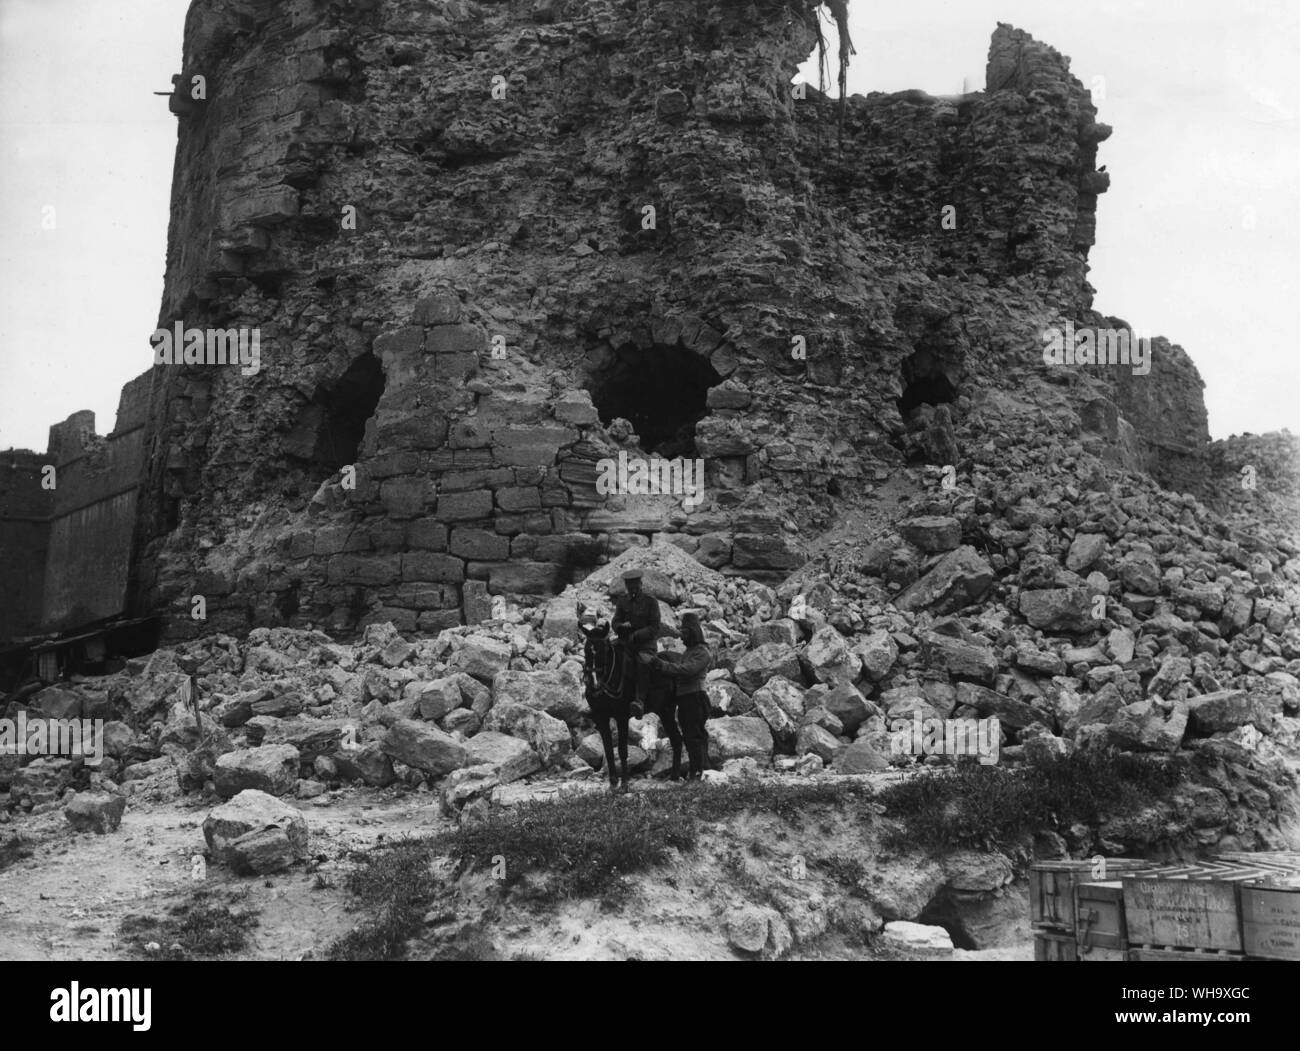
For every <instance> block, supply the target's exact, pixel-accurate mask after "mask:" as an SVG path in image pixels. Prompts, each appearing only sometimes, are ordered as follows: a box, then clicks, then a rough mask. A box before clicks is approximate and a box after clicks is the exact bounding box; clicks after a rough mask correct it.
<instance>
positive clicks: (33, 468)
mask: <svg viewBox="0 0 1300 1051" xmlns="http://www.w3.org/2000/svg"><path fill="white" fill-rule="evenodd" d="M150 382H151V374H150V373H147V372H146V373H145V374H143V375H141V376H138V377H136V378H135V379H134V380H132V381H131V382H130V383H128V384H127V385H126V386H125V387H124V388H123V389H122V394H121V398H120V401H119V404H118V410H117V425H116V427H114V429H113V432H112V433H111V434H109V435H107V436H100V435H97V434H96V433H95V414H94V413H93V412H89V411H85V410H83V411H81V412H75V413H73V414H72V415H71V416H69V417H68V418H67V419H66V420H64V421H63V422H62V423H57V424H55V425H54V426H52V427H51V428H50V438H49V444H48V446H47V448H46V451H45V452H44V453H36V452H30V451H28V450H13V451H10V452H7V453H5V454H4V455H3V461H2V462H0V550H3V551H4V553H5V558H4V560H3V563H2V564H0V594H3V595H4V597H5V601H4V602H3V603H0V607H3V608H2V609H0V641H3V640H9V639H14V638H20V637H23V636H30V635H36V634H39V633H41V632H49V631H58V630H63V629H66V628H71V627H75V626H77V625H80V624H85V623H87V622H90V621H94V620H100V619H102V618H105V617H111V616H115V615H117V614H119V613H122V612H123V611H124V610H125V607H126V587H127V580H128V576H129V570H130V561H131V542H132V537H133V534H134V529H135V521H136V506H135V505H136V492H137V490H138V489H139V486H140V479H141V478H142V477H143V474H144V467H145V464H144V443H143V439H144V427H145V420H146V414H147V412H148V408H149V398H148V387H149V383H150ZM47 468H52V470H47Z"/></svg>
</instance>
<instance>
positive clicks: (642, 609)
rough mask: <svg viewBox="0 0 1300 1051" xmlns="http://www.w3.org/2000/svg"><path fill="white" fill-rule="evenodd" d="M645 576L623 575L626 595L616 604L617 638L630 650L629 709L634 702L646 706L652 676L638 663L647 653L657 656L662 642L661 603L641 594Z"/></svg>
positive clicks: (633, 571) (636, 571) (626, 685)
mask: <svg viewBox="0 0 1300 1051" xmlns="http://www.w3.org/2000/svg"><path fill="white" fill-rule="evenodd" d="M641 580H642V573H641V570H639V569H631V570H628V571H627V572H626V573H624V574H623V587H624V588H625V589H626V594H624V595H621V596H620V597H619V598H618V599H617V600H616V601H615V603H614V622H613V623H614V634H615V635H616V636H618V640H619V641H620V642H621V643H623V645H624V647H626V649H627V657H628V658H629V659H628V663H627V671H628V674H627V675H626V676H625V682H624V689H625V690H626V691H627V692H626V694H625V697H626V700H627V702H628V705H629V707H630V706H631V703H632V701H633V700H635V701H637V702H639V703H640V704H642V705H643V706H644V704H645V697H646V687H647V683H648V681H649V676H648V675H647V674H646V673H645V671H644V669H643V668H642V666H641V662H640V660H638V659H635V658H639V656H640V655H641V654H643V653H650V654H653V653H654V652H655V640H656V639H657V638H659V629H660V623H661V622H660V617H659V603H658V602H656V601H655V600H654V599H653V598H651V597H650V596H649V595H647V594H646V593H645V592H644V591H642V590H641Z"/></svg>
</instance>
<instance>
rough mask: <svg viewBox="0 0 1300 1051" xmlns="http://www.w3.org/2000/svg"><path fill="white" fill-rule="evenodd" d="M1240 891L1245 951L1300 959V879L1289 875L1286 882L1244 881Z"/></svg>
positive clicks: (1265, 957) (1272, 958)
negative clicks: (1288, 879)
mask: <svg viewBox="0 0 1300 1051" xmlns="http://www.w3.org/2000/svg"><path fill="white" fill-rule="evenodd" d="M1239 893H1240V898H1241V942H1242V947H1243V948H1244V949H1245V950H1246V955H1248V956H1252V957H1262V958H1263V959H1267V960H1300V879H1297V878H1295V877H1292V879H1291V881H1290V882H1289V885H1287V884H1281V885H1280V884H1278V883H1263V882H1261V883H1244V884H1242V885H1241V888H1240V892H1239Z"/></svg>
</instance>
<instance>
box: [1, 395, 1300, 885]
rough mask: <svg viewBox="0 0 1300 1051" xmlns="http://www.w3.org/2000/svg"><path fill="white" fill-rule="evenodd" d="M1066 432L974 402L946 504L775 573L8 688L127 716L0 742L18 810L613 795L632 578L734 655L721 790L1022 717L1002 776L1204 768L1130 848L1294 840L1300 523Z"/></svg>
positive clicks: (671, 620) (585, 594) (266, 633)
mask: <svg viewBox="0 0 1300 1051" xmlns="http://www.w3.org/2000/svg"><path fill="white" fill-rule="evenodd" d="M1045 422H1046V423H1049V424H1050V423H1052V422H1053V418H1052V417H1050V415H1045V414H1039V415H1037V416H1019V415H1016V414H1003V415H998V414H995V413H984V414H983V415H980V416H975V415H972V416H971V417H969V418H968V419H967V420H966V422H964V423H963V425H962V427H961V428H960V429H959V430H958V431H957V432H956V434H957V438H958V439H959V441H960V443H961V447H962V448H963V449H965V450H968V456H967V457H966V458H965V459H963V460H962V461H961V462H960V465H959V470H957V471H956V473H955V477H954V476H953V475H951V474H949V473H946V472H945V471H944V470H943V469H942V468H938V467H915V468H905V469H903V473H904V474H905V475H906V477H907V480H908V481H909V482H910V483H911V484H912V488H913V491H914V492H915V493H917V494H919V495H917V496H915V497H913V498H904V499H901V500H900V501H899V502H898V505H897V506H896V507H894V508H893V509H892V512H891V515H890V516H889V519H888V524H887V525H885V526H883V527H881V528H879V529H877V530H875V531H874V533H873V534H872V535H862V536H856V537H849V538H841V539H840V541H839V542H837V543H836V544H834V545H832V546H830V547H828V548H827V549H826V550H825V551H823V552H822V553H821V554H820V555H818V556H817V557H816V558H815V559H813V560H812V561H811V562H809V563H808V564H807V565H806V566H804V567H803V568H802V569H800V570H799V571H798V572H796V573H794V574H793V575H791V576H790V577H789V578H788V579H786V580H785V582H784V583H782V584H781V585H780V586H779V587H777V588H775V589H773V588H771V587H768V586H767V585H765V584H762V583H756V582H753V581H750V580H746V579H744V578H743V577H739V576H728V575H725V574H723V573H720V572H718V571H716V570H713V569H709V568H707V567H705V566H703V565H701V564H700V563H699V562H697V561H696V560H695V559H694V558H692V557H691V556H690V555H688V554H686V553H685V552H684V551H682V550H681V549H680V548H679V547H678V546H676V545H674V544H673V543H672V542H670V541H669V540H667V539H663V540H660V541H659V542H657V543H654V544H652V545H650V546H648V547H647V546H634V547H630V548H628V549H627V550H626V551H624V552H623V553H622V554H621V555H619V556H618V557H617V558H615V559H613V560H612V561H611V562H609V563H608V564H607V565H605V566H602V567H600V568H599V569H597V570H595V571H594V572H592V573H591V574H590V575H589V576H587V577H586V579H584V580H583V581H582V582H581V583H579V584H575V585H572V586H570V587H569V588H568V589H566V590H565V591H564V592H563V593H562V594H561V595H559V596H558V597H555V598H553V599H549V600H539V601H538V604H536V605H535V606H533V607H531V608H529V607H523V606H515V605H509V606H506V607H499V608H498V610H497V612H498V613H499V614H501V615H500V616H499V617H497V618H495V619H491V620H488V621H485V622H483V623H480V624H477V625H471V626H458V627H453V628H448V629H446V630H443V631H441V632H439V633H438V634H437V635H436V636H433V637H424V638H418V637H409V636H404V635H402V634H401V633H399V632H398V630H397V629H396V628H395V627H394V626H393V625H391V624H372V625H370V626H369V627H368V628H367V629H366V630H365V632H364V635H363V636H362V637H361V638H360V639H359V640H358V641H356V642H354V643H341V642H338V641H335V640H333V639H331V638H330V637H329V636H328V635H325V634H324V633H322V632H318V631H309V630H302V629H296V628H259V629H255V630H254V631H252V632H251V633H250V634H249V635H248V636H247V638H245V639H242V640H239V639H235V638H233V637H230V636H226V635H213V636H209V637H206V638H202V639H198V640H192V641H190V642H187V643H185V644H183V645H181V646H179V647H176V648H173V649H163V650H159V651H157V652H156V653H154V654H152V655H151V656H149V657H147V658H141V659H138V660H135V661H132V662H131V663H130V665H129V666H128V667H127V669H126V670H125V671H123V672H121V673H119V674H117V675H114V676H110V677H108V678H104V679H97V680H91V679H88V680H83V681H80V682H75V683H71V684H60V685H57V686H50V687H47V688H45V689H43V690H40V691H39V692H36V693H29V694H26V695H23V696H21V697H14V698H10V699H9V700H8V701H7V703H6V705H5V708H4V714H5V716H6V717H9V718H13V717H15V716H16V715H17V714H18V712H19V711H22V712H23V714H24V717H25V718H26V720H27V722H28V725H33V724H34V723H35V722H37V721H39V720H41V719H43V718H59V719H80V718H99V719H103V720H105V721H106V726H105V732H104V749H103V757H102V758H101V759H100V761H99V762H98V763H95V762H94V761H93V759H87V757H85V756H73V757H71V758H35V759H32V758H30V757H27V756H5V757H3V758H0V791H3V792H4V793H6V794H5V795H0V803H3V804H7V809H9V810H13V811H26V810H35V811H41V810H43V809H53V808H54V807H57V806H63V805H68V806H69V820H71V821H73V822H74V823H76V824H77V825H78V827H93V828H97V829H98V830H101V831H103V830H106V829H107V830H111V828H114V827H116V821H119V820H120V812H116V813H114V808H113V806H111V805H106V804H105V800H104V799H103V798H102V796H103V794H105V793H107V794H110V795H116V794H120V795H122V796H124V797H125V798H127V799H128V800H129V799H131V798H132V797H133V796H137V795H141V794H144V795H145V797H146V798H149V795H148V794H149V793H155V794H156V793H159V792H164V793H165V792H169V791H170V792H178V791H186V792H204V793H207V795H209V796H210V797H211V798H212V800H213V801H214V802H216V801H218V800H229V801H231V802H230V803H227V804H225V805H226V806H231V805H235V804H241V801H242V804H241V805H242V806H243V807H244V808H245V809H246V808H248V807H249V806H251V805H252V803H250V802H249V800H250V798H251V799H252V800H253V802H258V801H260V802H261V803H265V800H266V799H272V800H275V799H279V800H287V799H290V798H297V799H300V800H305V799H313V798H319V797H325V798H326V799H327V798H328V797H329V793H332V792H335V791H338V790H340V789H341V788H342V787H343V786H346V785H348V784H349V783H351V784H360V785H365V786H369V787H371V788H374V789H390V788H395V789H396V790H404V789H416V790H420V791H435V792H437V793H438V794H439V795H440V798H441V800H442V802H443V803H444V805H445V807H446V808H447V810H448V812H449V813H451V814H464V813H466V812H468V813H469V814H471V815H472V814H475V813H481V812H482V810H483V809H484V808H485V807H487V806H489V805H490V801H491V800H492V799H493V798H494V794H495V797H496V798H497V799H498V801H501V800H508V799H509V798H510V793H509V792H505V791H503V789H504V786H508V785H512V784H514V783H515V782H519V781H522V780H524V779H530V780H531V781H534V782H539V781H540V782H545V783H548V784H549V783H552V782H562V783H569V782H582V781H592V782H598V781H599V778H598V774H597V771H598V770H599V768H600V766H601V763H602V761H603V754H602V750H601V747H600V744H599V739H598V737H597V736H596V734H595V733H594V726H593V725H592V723H591V721H590V718H589V715H588V712H587V709H586V705H585V703H584V700H583V693H582V666H581V659H582V649H581V642H580V636H579V633H578V631H577V625H578V618H579V615H580V611H581V610H582V609H583V608H584V607H587V608H592V609H595V610H596V611H597V614H598V615H600V616H607V615H608V614H609V612H610V611H611V609H612V599H613V598H614V597H615V596H616V595H617V594H618V593H619V591H620V589H621V588H622V583H621V577H622V573H623V572H624V571H625V570H626V569H628V568H631V567H633V566H635V567H638V568H641V569H642V570H643V571H644V587H645V590H646V592H647V593H648V594H649V595H651V596H652V597H653V598H655V599H656V600H657V601H658V602H659V604H660V608H661V612H662V615H663V616H662V619H663V624H664V628H663V638H662V640H661V643H660V645H661V646H662V647H664V648H680V642H679V641H678V640H677V639H676V637H675V636H676V625H677V622H678V617H679V615H680V613H681V612H682V611H684V610H686V609H694V610H697V611H699V612H700V613H701V614H702V619H703V621H704V624H705V628H706V633H707V635H708V639H709V642H710V645H711V646H712V647H713V648H714V651H715V654H716V661H715V666H714V668H713V670H711V671H710V672H709V674H708V685H707V689H708V693H709V697H710V699H711V702H712V707H713V716H714V718H713V719H712V720H711V721H710V723H709V734H710V741H711V744H710V758H711V762H712V765H713V766H714V768H715V769H714V771H711V772H710V774H709V776H710V777H712V778H715V779H717V778H727V777H746V776H769V775H775V774H783V773H784V774H790V775H792V776H844V775H849V776H852V775H862V774H870V773H874V772H880V771H885V770H889V769H892V768H899V767H904V768H906V767H909V766H913V765H915V764H917V763H925V764H930V765H936V764H944V763H949V762H953V761H954V757H953V756H951V755H924V756H923V755H914V754H907V753H901V752H899V751H898V749H897V748H896V747H895V742H894V740H893V738H892V736H891V731H892V730H893V729H894V728H895V727H896V726H897V725H898V724H899V723H900V721H901V722H902V724H903V725H906V724H907V723H908V722H913V721H915V720H916V719H918V718H919V719H921V720H925V719H937V720H954V719H974V720H984V719H990V718H992V717H996V718H997V721H998V722H997V726H998V730H999V733H1000V736H999V739H998V743H999V745H1000V751H999V755H998V761H999V762H1002V763H1016V762H1021V761H1027V760H1034V759H1036V758H1042V757H1050V756H1054V755H1062V754H1067V753H1069V752H1072V751H1073V750H1075V749H1100V748H1116V749H1120V750H1122V751H1127V752H1134V753H1145V754H1155V755H1165V756H1172V755H1175V754H1179V753H1183V754H1189V755H1193V756H1197V757H1199V759H1200V760H1201V762H1200V764H1199V766H1198V767H1197V769H1198V770H1199V771H1200V774H1199V775H1198V779H1197V781H1196V783H1195V784H1194V785H1193V786H1191V787H1189V788H1188V789H1187V790H1186V791H1185V792H1183V793H1182V794H1181V795H1180V796H1179V797H1178V801H1177V803H1176V808H1177V813H1175V814H1172V815H1170V818H1171V820H1172V821H1173V825H1170V826H1160V825H1159V824H1158V823H1157V825H1156V826H1150V825H1149V824H1148V825H1143V826H1141V827H1140V828H1139V827H1137V825H1136V824H1135V825H1134V827H1133V828H1129V829H1128V831H1127V832H1125V833H1124V834H1125V835H1129V836H1130V837H1133V836H1137V837H1141V836H1144V835H1145V836H1148V837H1151V836H1155V835H1158V834H1162V833H1161V832H1160V831H1159V830H1160V829H1161V828H1163V829H1164V832H1168V831H1169V829H1170V828H1176V829H1177V830H1178V831H1180V832H1184V833H1186V834H1187V835H1188V836H1190V837H1191V838H1193V839H1194V840H1195V841H1196V842H1198V843H1202V844H1205V845H1209V844H1218V845H1220V846H1223V845H1224V844H1225V843H1226V844H1227V845H1228V846H1229V847H1232V846H1236V845H1240V846H1241V847H1242V848H1244V849H1251V848H1254V847H1258V846H1267V845H1272V844H1273V843H1274V842H1275V841H1276V840H1277V839H1278V837H1279V836H1281V835H1282V834H1283V833H1282V832H1281V831H1280V830H1281V829H1283V828H1284V826H1285V825H1286V824H1287V822H1288V821H1289V820H1290V818H1291V816H1292V810H1293V804H1292V803H1290V802H1289V797H1290V796H1291V795H1293V794H1294V784H1295V782H1294V771H1295V768H1296V760H1297V755H1300V752H1298V751H1297V741H1298V739H1300V738H1298V732H1300V719H1298V718H1297V716H1298V715H1300V626H1298V625H1297V620H1296V610H1297V605H1298V604H1300V561H1298V560H1297V558H1296V556H1297V553H1300V546H1297V543H1296V538H1295V534H1294V527H1293V526H1292V525H1291V524H1290V523H1289V522H1280V521H1278V520H1277V519H1276V517H1274V516H1271V515H1268V514H1261V515H1259V516H1258V517H1257V518H1256V519H1255V520H1254V527H1253V528H1251V529H1246V528H1243V527H1242V526H1240V525H1239V524H1237V522H1236V519H1235V518H1234V517H1233V516H1231V515H1229V516H1228V517H1223V516H1221V515H1220V514H1219V513H1217V512H1216V511H1214V510H1212V509H1211V508H1209V507H1208V506H1206V505H1205V504H1204V503H1202V502H1201V501H1200V500H1199V499H1198V498H1197V497H1195V496H1192V495H1180V494H1176V493H1172V492H1168V491H1165V490H1162V489H1160V488H1159V487H1158V486H1157V485H1156V484H1155V483H1154V482H1153V481H1151V480H1150V479H1149V478H1148V477H1147V476H1146V475H1145V474H1141V473H1136V472H1129V471H1125V470H1122V469H1119V468H1117V467H1115V466H1114V465H1113V464H1111V463H1108V462H1107V461H1106V460H1105V459H1103V458H1102V457H1101V456H1099V455H1098V454H1097V453H1098V450H1097V449H1096V447H1095V445H1094V444H1093V443H1092V442H1090V440H1089V439H1088V437H1087V436H1086V435H1079V434H1075V435H1074V436H1073V437H1071V436H1068V434H1063V435H1061V436H1059V437H1056V438H1054V439H1052V440H1044V431H1043V425H1044V423H1045ZM1058 422H1059V421H1058ZM1224 484H1225V485H1230V484H1232V481H1231V477H1226V478H1225V482H1224ZM1291 521H1294V519H1292V520H1291ZM191 670H192V671H193V675H194V677H193V679H191V676H190V671H191ZM195 686H197V696H196V695H195V690H194V687H195ZM196 710H197V712H198V721H197V722H196V719H195V712H196ZM632 744H633V747H632V748H631V750H630V756H629V760H630V767H631V769H632V772H633V773H634V774H651V773H654V772H657V771H661V770H664V769H666V767H667V765H668V763H669V754H668V751H669V750H668V747H667V742H666V740H665V738H664V736H663V733H662V728H661V726H660V725H659V721H658V717H657V716H656V715H654V714H650V715H646V716H645V717H644V718H637V719H634V720H633V723H632ZM83 751H84V750H83ZM592 787H593V788H595V787H596V784H595V783H593V785H592ZM78 793H83V794H78ZM85 793H93V794H85ZM467 808H468V809H467ZM254 809H256V808H254ZM101 813H104V814H106V815H107V816H105V817H100V816H99V815H100V814H101ZM290 824H292V823H291V822H290ZM1152 827H1155V828H1156V830H1157V831H1152V830H1151V829H1152ZM1116 834H1117V835H1119V834H1120V833H1116ZM226 838H227V839H230V840H232V841H233V840H234V839H237V838H238V837H233V836H228V837H226ZM291 839H292V837H291V836H290V830H289V829H286V830H285V831H283V832H282V833H280V834H278V835H277V836H274V837H271V839H270V840H268V841H267V842H264V843H263V842H255V843H249V844H245V847H246V848H247V849H244V850H243V852H242V853H240V852H239V851H236V852H235V853H233V854H232V853H231V852H230V851H229V850H227V849H226V848H225V847H222V849H221V850H220V851H218V853H219V854H221V856H223V857H226V856H229V857H232V858H233V857H238V865H240V866H242V867H243V868H244V869H246V870H248V871H259V870H260V869H259V868H258V866H262V867H263V868H265V867H266V866H267V865H268V864H272V862H268V861H266V860H265V858H266V857H267V856H269V857H271V858H272V859H277V858H278V859H281V860H283V859H291V858H292V857H293V856H295V850H297V849H298V848H297V847H295V846H294V844H293V843H292V842H291ZM223 842H224V841H223ZM1130 842H1132V840H1131V839H1130ZM285 863H287V861H286V862H285Z"/></svg>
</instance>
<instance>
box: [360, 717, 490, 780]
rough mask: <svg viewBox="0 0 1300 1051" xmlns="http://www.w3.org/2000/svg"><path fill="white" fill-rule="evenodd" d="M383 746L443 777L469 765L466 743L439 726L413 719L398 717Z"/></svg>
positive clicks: (401, 760)
mask: <svg viewBox="0 0 1300 1051" xmlns="http://www.w3.org/2000/svg"><path fill="white" fill-rule="evenodd" d="M381 747H382V748H383V750H384V752H385V753H387V754H388V755H389V756H390V757H392V758H393V759H396V760H397V761H398V762H399V763H405V764H406V765H407V766H411V767H414V768H415V769H416V770H420V771H423V772H424V773H426V774H428V775H429V776H430V777H443V776H445V775H446V774H449V773H451V772H452V771H453V770H459V769H460V768H461V767H462V766H468V765H469V753H468V752H467V751H466V750H465V746H464V745H463V744H461V743H460V742H459V741H457V740H456V738H454V737H452V736H451V735H450V734H446V733H443V732H442V731H441V730H439V729H438V728H437V727H436V726H430V725H429V724H428V723H422V722H417V721H416V720H414V719H399V720H398V721H397V722H395V723H394V724H393V725H392V727H391V728H390V729H389V731H388V733H387V734H386V735H385V737H384V739H383V742H382V745H381Z"/></svg>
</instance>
